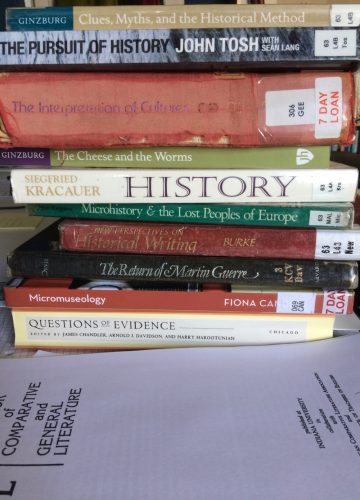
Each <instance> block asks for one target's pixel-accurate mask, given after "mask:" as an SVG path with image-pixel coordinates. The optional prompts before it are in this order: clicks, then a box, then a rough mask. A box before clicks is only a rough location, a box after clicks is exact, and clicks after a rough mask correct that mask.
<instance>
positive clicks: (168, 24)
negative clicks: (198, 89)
mask: <svg viewBox="0 0 360 500" xmlns="http://www.w3.org/2000/svg"><path fill="white" fill-rule="evenodd" d="M358 12H360V9H359V8H358V6H356V5H353V6H350V5H349V6H347V8H346V9H342V10H341V11H340V10H339V9H338V8H336V6H331V7H330V6H326V5H324V6H321V5H308V6H307V7H304V6H303V5H289V6H285V7H279V6H276V5H275V6H271V7H270V6H266V5H265V6H264V5H261V6H260V5H243V6H242V7H241V9H239V7H237V6H236V4H235V5H230V4H228V5H217V4H213V5H181V6H178V5H162V6H159V7H158V8H157V9H156V10H155V9H152V8H151V7H148V6H142V7H141V8H139V7H138V8H136V9H135V8H134V7H133V6H127V5H122V6H121V7H120V6H116V7H115V6H114V7H109V6H107V7H100V6H98V7H95V6H89V7H80V6H74V7H72V8H71V7H57V8H51V9H46V8H44V9H34V8H33V9H22V8H17V9H13V8H9V9H7V11H6V28H7V30H9V31H46V30H73V29H74V30H77V31H78V30H80V31H82V30H110V29H112V30H113V29H119V30H121V29H149V28H150V29H151V28H153V27H154V26H156V27H157V28H162V29H184V28H195V29H201V28H278V27H288V28H297V27H320V26H350V27H353V26H356V24H354V22H353V23H351V19H354V18H355V19H357V16H356V14H357V13H358ZM337 14H339V15H341V21H339V20H338V18H337Z"/></svg>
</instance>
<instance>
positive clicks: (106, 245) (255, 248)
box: [59, 219, 360, 260]
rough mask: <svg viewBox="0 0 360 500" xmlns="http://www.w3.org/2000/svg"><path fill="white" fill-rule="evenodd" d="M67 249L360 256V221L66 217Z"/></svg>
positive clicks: (62, 227) (63, 241) (62, 234)
mask: <svg viewBox="0 0 360 500" xmlns="http://www.w3.org/2000/svg"><path fill="white" fill-rule="evenodd" d="M59 242H60V247H61V248H63V249H64V250H74V251H79V252H103V253H116V252H120V253H137V254H142V253H144V254H155V255H194V256H195V255H223V256H226V255H228V256H231V257H255V258H274V257H276V258H287V259H323V260H360V226H356V227H354V228H351V229H339V230H334V229H333V230H331V229H294V228H292V229H291V228H265V227H255V228H252V227H242V226H222V225H220V224H217V225H212V226H211V225H206V224H188V225H187V224H177V223H170V222H169V223H156V222H118V221H116V222H110V221H94V220H85V221H81V220H74V219H65V220H62V221H61V222H60V224H59Z"/></svg>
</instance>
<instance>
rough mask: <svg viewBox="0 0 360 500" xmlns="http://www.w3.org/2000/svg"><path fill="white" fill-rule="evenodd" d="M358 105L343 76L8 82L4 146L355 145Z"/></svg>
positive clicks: (67, 77) (55, 76)
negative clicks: (355, 106)
mask: <svg viewBox="0 0 360 500" xmlns="http://www.w3.org/2000/svg"><path fill="white" fill-rule="evenodd" d="M80 35H81V34H80ZM81 36H82V35H81ZM0 39H1V33H0ZM359 45H360V44H359ZM0 47H1V43H0ZM97 67H98V66H97ZM98 68H99V67H98ZM249 69H250V68H249V67H248V68H247V71H249ZM354 99H355V97H354V82H353V75H352V73H351V72H338V71H325V72H322V71H320V72H319V71H306V72H300V73H299V72H295V73H294V72H288V73H281V74H278V73H263V74H257V73H235V74H234V73H188V72H185V73H172V72H170V71H167V72H157V73H154V72H150V73H134V72H129V73H116V72H106V73H103V72H98V73H91V72H87V73H84V72H72V73H71V72H64V73H61V72H57V73H53V72H50V73H43V72H33V73H30V72H28V73H23V72H13V73H3V74H1V78H0V118H1V120H2V123H1V127H0V146H3V147H7V148H8V147H10V146H15V147H40V148H43V147H48V148H55V149H58V148H60V149H66V148H70V149H71V148H80V149H81V148H119V147H121V148H123V147H141V148H144V147H145V146H166V147H168V146H216V147H227V146H232V147H234V146H240V147H244V146H246V147H251V146H290V145H296V146H299V145H304V146H307V145H322V144H335V143H336V144H350V143H352V141H353V140H354V137H355V135H354ZM190 124H191V126H190ZM220 166H221V167H223V166H224V164H222V165H221V164H220Z"/></svg>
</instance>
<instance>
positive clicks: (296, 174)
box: [11, 164, 359, 204]
mask: <svg viewBox="0 0 360 500" xmlns="http://www.w3.org/2000/svg"><path fill="white" fill-rule="evenodd" d="M335 167H336V168H335ZM358 176H359V172H358V169H357V168H354V167H348V166H343V165H341V164H339V165H337V166H334V168H331V169H328V170H317V169H308V170H298V169H279V170H266V169H264V170H261V169H236V170H235V169H230V170H227V169H221V170H213V169H197V170H195V169H194V170H186V171H184V170H180V169H166V170H164V169H156V170H155V169H135V170H134V169H120V168H119V169H96V168H92V169H52V170H51V171H50V170H47V169H45V170H44V169H35V168H34V169H21V168H17V169H13V170H12V171H11V186H12V194H13V198H14V201H15V203H48V204H49V203H64V204H66V203H175V202H177V203H178V202H179V201H181V202H182V203H204V202H206V203H268V204H272V203H312V202H315V203H324V202H325V203H336V202H352V201H354V199H355V196H356V191H357V185H358Z"/></svg>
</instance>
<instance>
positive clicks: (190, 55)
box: [0, 27, 360, 71]
mask: <svg viewBox="0 0 360 500" xmlns="http://www.w3.org/2000/svg"><path fill="white" fill-rule="evenodd" d="M359 36H360V35H359V33H358V30H357V29H356V28H349V27H346V28H335V27H330V28H324V27H322V28H321V27H318V28H314V27H308V28H305V27H302V28H205V29H203V28H201V29H195V28H189V29H186V28H185V29H184V28H183V29H150V28H149V29H144V30H139V29H127V30H125V29H124V30H103V29H101V30H84V31H72V30H68V31H66V30H61V31H27V32H21V31H4V32H1V33H0V47H1V52H0V54H1V61H0V65H1V66H2V67H4V68H6V67H7V66H13V67H19V66H22V67H26V66H31V67H34V66H36V67H38V68H39V67H50V68H51V69H54V70H56V69H58V67H59V65H68V66H73V67H76V68H79V66H81V65H83V66H84V65H86V66H87V69H92V70H94V69H95V67H96V68H97V67H98V65H102V67H103V68H105V69H107V68H114V67H115V65H120V67H121V69H124V70H126V71H129V70H131V69H132V70H133V68H134V67H136V66H137V65H139V64H141V65H143V64H144V63H146V64H148V65H152V67H154V65H156V66H158V67H156V70H157V69H158V68H159V69H164V68H165V67H166V68H169V66H170V65H175V67H178V68H179V69H184V68H185V69H189V68H191V67H194V66H195V67H196V65H199V64H201V65H203V66H204V65H206V68H207V69H209V68H212V69H214V65H215V67H216V69H219V68H221V67H223V66H224V64H225V65H226V66H227V67H229V66H230V67H232V68H237V69H238V70H239V68H241V69H244V68H245V67H247V68H248V70H249V65H250V64H251V65H252V66H253V67H258V68H259V67H260V68H270V69H273V68H274V65H276V64H278V65H282V64H284V63H286V64H287V66H288V67H289V66H292V67H299V65H300V66H301V67H302V65H303V64H304V63H312V64H313V65H316V66H317V67H321V66H322V65H324V63H327V64H329V63H330V62H338V63H341V62H343V63H347V64H345V66H347V67H349V64H348V63H349V62H358V60H359V50H360V47H359ZM116 69H118V68H116Z"/></svg>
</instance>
